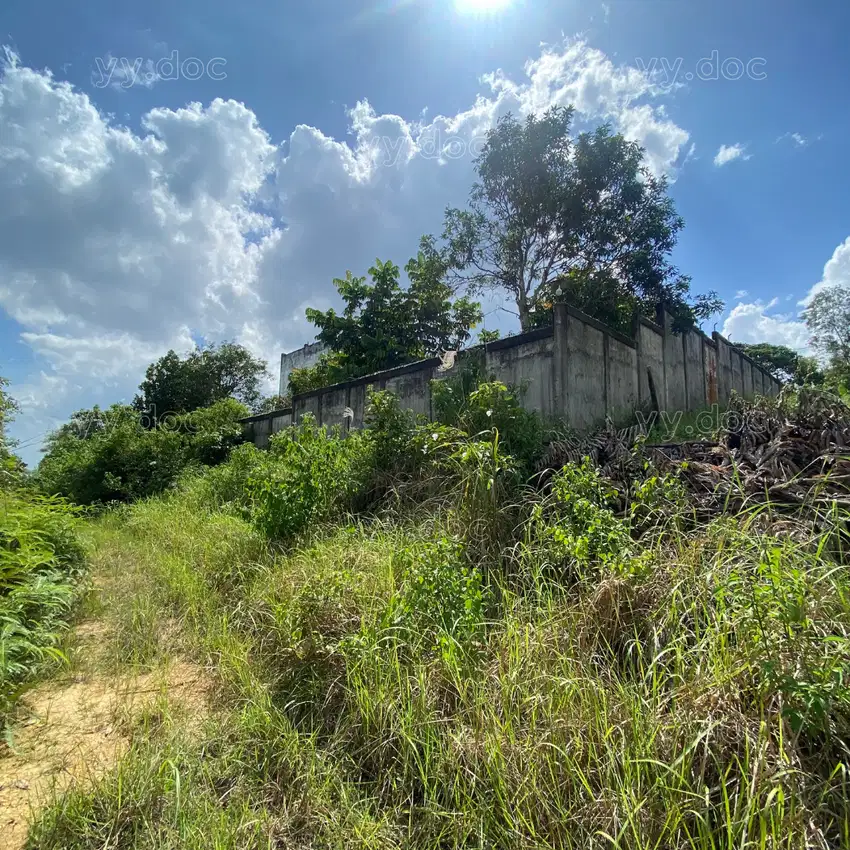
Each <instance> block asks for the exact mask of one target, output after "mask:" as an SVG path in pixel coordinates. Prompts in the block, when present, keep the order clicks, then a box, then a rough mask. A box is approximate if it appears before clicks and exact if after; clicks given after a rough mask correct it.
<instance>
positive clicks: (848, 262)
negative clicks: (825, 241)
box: [800, 236, 850, 306]
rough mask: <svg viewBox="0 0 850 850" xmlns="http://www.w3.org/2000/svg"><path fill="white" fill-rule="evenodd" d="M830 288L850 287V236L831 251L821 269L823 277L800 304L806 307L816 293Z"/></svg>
mask: <svg viewBox="0 0 850 850" xmlns="http://www.w3.org/2000/svg"><path fill="white" fill-rule="evenodd" d="M830 286H850V236H848V237H847V238H846V239H845V240H844V241H843V242H842V243H841V244H840V245H839V246H838V247H837V248H836V249H835V251H833V253H832V256H831V257H830V258H829V260H827V263H826V265H825V266H824V267H823V277H822V278H821V279H820V281H819V282H818V283H816V284H815V285H814V286H813V287H812V288H811V289H810V290H809V292H808V294H807V295H806V297H805V298H804V299H803V300H802V301H801V302H800V304H801V305H803V306H805V305H807V304H808V303H809V302H810V301H811V300H812V298H813V297H814V296H815V295H817V294H818V292H821V291H822V290H824V289H827V288H828V287H830Z"/></svg>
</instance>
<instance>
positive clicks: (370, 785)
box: [30, 471, 850, 850]
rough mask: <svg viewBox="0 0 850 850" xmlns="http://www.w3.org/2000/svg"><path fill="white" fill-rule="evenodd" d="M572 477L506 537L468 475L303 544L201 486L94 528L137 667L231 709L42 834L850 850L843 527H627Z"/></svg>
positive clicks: (674, 515) (86, 799)
mask: <svg viewBox="0 0 850 850" xmlns="http://www.w3.org/2000/svg"><path fill="white" fill-rule="evenodd" d="M571 474H572V478H569V479H568V485H569V486H566V485H565V486H564V487H563V488H562V490H563V492H562V494H561V496H559V495H558V491H557V487H556V488H555V492H553V494H552V495H550V496H548V497H542V496H538V497H534V499H527V500H526V504H525V506H524V507H523V508H522V510H520V511H519V512H518V510H517V509H516V508H512V509H510V510H503V511H502V510H497V511H495V512H493V511H490V508H489V507H488V511H489V512H488V513H486V516H485V519H484V520H482V522H485V523H491V524H492V523H498V522H499V517H500V516H505V517H508V518H509V523H507V526H506V528H502V529H500V531H499V534H495V535H493V536H492V539H493V540H495V541H497V542H498V547H497V549H494V546H495V544H493V545H490V546H487V547H482V546H481V545H480V537H481V535H480V534H479V531H480V529H479V530H477V531H476V535H475V539H472V540H467V539H466V538H465V537H464V535H463V534H462V533H461V532H462V529H463V528H464V525H465V523H467V522H468V518H469V514H468V511H469V510H470V509H471V508H470V505H469V503H468V500H469V499H470V498H474V497H475V494H474V493H472V494H470V491H469V489H468V488H467V489H462V490H461V491H460V496H459V498H463V497H464V496H465V497H466V498H467V502H466V503H464V502H463V501H460V502H456V503H454V504H447V505H443V506H441V507H439V508H435V509H434V510H433V511H432V512H430V513H429V514H427V515H422V514H420V515H419V516H418V517H417V518H416V519H415V520H413V519H411V518H410V517H409V516H404V515H399V516H386V517H383V518H373V519H371V520H369V521H368V522H367V521H358V520H353V519H347V520H339V521H337V522H335V523H333V524H327V525H324V526H321V527H312V528H311V529H309V532H308V534H307V536H302V537H301V538H299V539H298V540H297V541H295V542H293V543H292V544H291V545H290V546H289V547H288V548H287V550H286V551H285V552H281V551H280V550H278V549H275V548H273V547H270V546H269V545H268V544H267V542H266V541H265V540H264V538H263V537H262V536H261V535H260V534H259V533H258V531H257V530H256V529H255V527H254V526H253V525H251V524H250V523H249V522H248V521H246V520H245V519H242V518H240V517H237V516H235V515H233V514H231V513H228V512H227V510H226V509H225V510H224V511H219V510H212V509H207V510H205V509H203V507H202V506H201V505H199V504H198V502H197V499H190V498H188V497H187V496H183V495H180V494H177V495H173V496H170V497H167V498H161V499H156V500H152V501H148V502H145V503H142V504H139V505H137V506H135V507H133V508H130V509H128V510H126V511H124V512H122V513H121V514H120V515H118V516H108V517H105V518H103V519H102V520H100V521H98V523H97V524H96V525H95V526H94V539H95V548H94V555H93V557H94V559H95V562H96V564H97V566H98V570H99V571H100V572H101V574H102V575H103V576H105V580H106V585H107V587H108V588H109V589H108V591H107V593H108V594H109V599H110V600H113V601H111V602H109V603H108V604H107V606H106V609H107V615H108V616H110V617H111V618H112V619H113V625H114V635H115V637H114V642H115V646H114V651H115V654H116V657H123V658H126V659H129V660H131V661H132V662H133V663H134V664H140V665H144V664H152V663H155V661H156V659H157V658H159V657H160V656H162V655H163V654H169V653H174V652H178V651H179V652H189V653H191V654H192V655H194V657H195V658H196V659H197V660H199V661H200V662H202V663H205V664H207V665H209V667H210V668H211V669H212V670H214V671H215V673H216V682H217V690H216V693H215V696H214V699H213V705H214V706H215V707H216V709H217V711H216V712H215V713H214V716H213V717H212V718H211V719H210V720H209V721H208V722H207V723H206V725H205V726H204V728H203V729H202V730H201V731H200V733H199V732H198V731H197V730H191V729H190V728H189V726H187V724H185V723H182V722H181V720H180V718H179V716H176V717H173V716H172V715H171V713H170V709H168V707H167V706H165V707H162V708H161V710H160V712H159V713H158V714H155V716H151V717H148V718H146V719H143V722H142V723H141V724H140V726H139V728H138V730H137V732H136V734H135V735H134V737H133V743H132V747H131V750H130V753H129V755H128V756H127V757H126V759H124V760H123V761H122V762H121V764H120V765H119V766H118V768H117V769H116V770H115V772H114V773H113V774H111V775H109V776H107V777H106V778H104V779H103V780H102V781H101V782H99V783H98V784H97V785H96V786H95V787H93V788H89V789H77V790H75V791H73V792H72V793H71V794H70V795H69V796H68V797H66V798H65V799H64V800H62V801H58V802H57V803H56V804H55V805H54V806H52V807H51V808H49V809H48V810H47V811H46V812H45V813H44V814H43V816H42V817H41V818H40V819H39V820H38V821H37V823H36V824H35V826H34V828H33V831H32V833H31V837H30V847H32V848H43V850H48V848H60V847H61V848H101V847H116V848H117V847H121V848H124V847H127V848H130V847H132V848H172V847H173V848H184V847H198V848H201V847H203V848H208V847H215V848H230V847H232V848H253V847H257V848H260V847H263V848H266V847H269V848H271V847H334V848H336V847H339V848H344V847H345V848H347V847H374V848H384V847H386V848H390V847H412V848H434V850H436V849H437V848H449V847H464V848H473V847H480V848H485V847H486V848H492V847H510V848H543V847H558V848H561V847H565V848H596V847H618V848H629V850H631V848H636V850H656V848H700V850H703V848H705V850H708V848H733V847H735V848H765V850H766V848H789V850H790V848H803V847H838V846H848V845H850V805H848V803H850V789H848V784H847V783H848V777H847V775H846V761H847V748H846V742H847V737H848V736H847V733H848V729H850V697H848V691H847V689H846V688H845V686H844V682H845V681H846V676H847V675H848V671H850V667H848V659H849V658H850V652H848V637H847V635H848V627H850V583H848V580H847V577H846V569H845V568H844V567H843V566H841V564H842V563H843V562H845V557H844V551H843V549H842V548H841V547H842V546H843V545H846V539H845V538H844V537H842V535H843V534H846V523H847V520H848V517H846V516H839V515H837V513H836V514H833V515H831V516H829V517H823V518H822V519H823V521H822V522H821V524H820V525H819V526H818V528H817V529H815V530H813V528H812V527H811V526H810V525H803V524H802V523H799V522H796V521H794V520H793V519H792V520H788V519H784V520H783V523H784V524H783V525H781V526H777V525H776V524H775V522H776V520H777V517H775V516H773V513H772V508H771V507H770V506H767V507H762V508H760V509H758V510H755V509H754V510H753V511H750V512H747V513H744V514H742V515H740V516H737V517H720V518H718V519H716V520H715V521H713V522H711V523H709V524H702V525H698V524H696V523H695V521H694V519H693V516H692V515H691V514H690V513H689V509H688V507H687V504H684V503H683V504H679V503H676V502H675V500H671V501H667V502H664V503H663V504H662V505H661V507H660V508H659V507H658V506H657V505H656V507H655V508H654V509H653V510H649V509H648V508H647V505H649V506H650V507H651V503H652V499H651V498H650V497H651V495H652V494H649V495H647V494H644V496H645V498H646V504H645V505H644V507H643V508H642V509H635V510H634V511H633V513H632V515H631V516H630V517H625V518H622V517H617V516H615V515H614V514H613V513H612V512H611V511H610V509H609V507H608V504H607V502H606V496H605V493H604V492H603V491H604V488H602V491H600V490H599V487H598V486H597V484H596V483H595V482H594V481H593V480H592V476H591V477H590V478H588V474H589V473H587V472H586V471H585V472H580V471H579V472H575V473H571ZM656 495H657V494H656ZM664 498H665V499H668V500H669V499H670V496H669V493H668V494H666V495H664ZM464 511H467V513H464ZM518 516H519V518H520V521H519V522H517V517H518ZM647 517H649V520H647ZM459 518H460V520H462V521H460V520H459ZM618 523H619V524H620V525H618ZM617 529H620V530H622V531H623V534H621V533H620V532H619V531H618V530H617ZM491 542H492V541H491ZM469 553H473V554H472V555H470V554H469ZM482 553H483V554H482ZM119 600H120V603H119Z"/></svg>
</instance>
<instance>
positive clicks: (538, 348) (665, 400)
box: [244, 304, 780, 446]
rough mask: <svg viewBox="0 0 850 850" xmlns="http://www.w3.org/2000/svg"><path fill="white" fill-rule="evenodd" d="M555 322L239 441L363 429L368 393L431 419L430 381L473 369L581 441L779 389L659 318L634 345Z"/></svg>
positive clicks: (316, 406)
mask: <svg viewBox="0 0 850 850" xmlns="http://www.w3.org/2000/svg"><path fill="white" fill-rule="evenodd" d="M554 319H555V321H554V325H553V326H552V327H547V328H540V329H538V330H535V331H531V332H529V333H525V334H520V335H518V336H513V337H508V338H506V339H503V340H498V341H496V342H493V343H489V344H487V345H486V346H480V345H479V346H474V347H473V348H470V349H467V350H465V351H462V352H460V353H459V354H458V355H457V357H456V358H455V361H454V363H453V364H451V363H444V362H443V361H442V360H441V359H440V358H431V359H429V360H421V361H419V362H417V363H410V364H408V365H406V366H400V367H398V368H397V369H389V370H387V371H385V372H377V373H375V374H374V375H366V376H365V377H362V378H358V379H356V380H354V381H347V382H345V383H342V384H337V385H335V386H332V387H325V388H323V389H321V390H317V391H315V392H311V393H304V394H303V395H298V396H296V397H295V398H294V399H293V403H292V409H291V410H284V411H276V412H274V413H271V414H266V415H264V416H252V417H250V418H249V419H246V420H244V424H245V433H246V436H247V437H248V439H250V440H253V441H254V442H255V443H256V444H257V445H258V446H267V445H268V440H269V437H270V435H271V434H273V433H276V431H279V430H280V429H281V428H284V427H287V426H288V425H290V424H292V423H293V422H298V421H299V420H300V419H301V418H302V417H303V416H304V415H305V414H307V413H310V414H312V415H313V416H314V417H315V419H316V421H317V422H318V423H319V424H320V425H326V426H335V425H339V426H341V427H342V428H343V430H347V429H349V428H359V427H362V426H363V424H364V418H365V413H366V399H367V394H368V390H369V388H370V387H373V388H375V389H386V390H389V391H391V392H394V393H396V394H397V395H398V397H399V399H400V401H401V404H402V406H403V407H404V408H406V409H408V410H412V411H414V412H415V413H417V414H420V415H422V416H424V417H427V418H431V417H433V415H434V411H433V409H432V399H431V385H432V381H433V380H435V379H437V380H439V379H444V378H448V377H451V376H452V375H454V374H457V373H458V372H459V371H460V370H461V369H463V368H465V364H469V363H471V362H473V361H475V362H478V363H479V364H481V365H483V367H484V371H485V373H486V375H487V376H488V377H490V378H491V379H494V380H499V381H503V382H504V383H506V384H510V385H513V386H515V387H518V388H519V389H520V390H521V397H522V403H523V405H524V406H525V407H527V408H528V409H529V410H535V411H537V412H539V413H540V414H541V415H542V416H544V417H545V418H547V419H551V420H560V421H565V422H566V423H567V424H568V425H570V426H571V427H573V428H575V429H576V430H578V431H583V430H588V429H591V428H594V427H596V426H598V425H600V424H601V423H603V422H604V421H605V419H606V418H609V419H611V420H612V421H613V422H614V423H615V424H620V423H621V422H625V421H628V420H631V418H632V416H633V414H634V411H635V410H637V409H639V408H642V409H644V410H651V409H654V408H656V407H657V408H658V409H659V410H667V411H679V410H681V411H687V410H698V409H701V408H703V407H707V406H710V405H713V404H721V405H723V404H725V403H726V402H727V401H728V400H729V398H730V396H731V393H732V391H733V390H734V391H735V392H737V393H738V394H740V395H744V396H746V397H748V398H751V397H752V396H753V395H755V394H762V395H776V394H777V393H778V392H779V388H780V384H779V382H778V381H777V380H776V379H775V378H773V377H772V376H771V375H770V374H769V373H767V372H765V371H764V370H763V369H761V367H759V366H758V364H756V363H755V362H754V361H752V360H751V359H750V358H749V357H747V355H745V354H743V352H741V351H739V350H738V349H737V348H735V347H734V346H733V345H732V344H731V343H730V342H729V340H727V339H725V338H724V337H722V336H721V335H720V334H718V333H716V332H715V333H714V335H713V337H712V338H711V339H709V338H708V337H707V336H705V334H703V333H701V332H700V331H697V330H694V331H691V332H689V333H685V334H674V333H673V332H672V327H671V321H670V317H669V316H667V315H665V314H663V313H662V315H661V316H660V317H659V319H660V323H659V324H655V323H654V322H650V321H647V320H645V319H640V320H639V321H637V322H636V323H635V326H634V331H633V334H632V336H626V335H624V334H621V333H618V332H617V331H615V330H613V329H612V328H609V327H606V326H605V325H603V324H602V323H601V322H598V321H596V320H595V319H593V318H591V317H590V316H587V315H585V314H584V313H582V312H580V311H579V310H576V309H574V308H573V307H569V306H567V305H566V304H556V305H555V317H554ZM650 376H651V378H652V381H651V384H650ZM287 380H288V373H287ZM651 387H654V393H653V392H652V391H651Z"/></svg>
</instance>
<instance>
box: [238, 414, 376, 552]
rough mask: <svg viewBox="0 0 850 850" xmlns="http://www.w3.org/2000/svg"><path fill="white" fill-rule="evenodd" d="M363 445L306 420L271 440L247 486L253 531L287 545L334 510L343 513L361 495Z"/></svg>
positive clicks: (312, 420)
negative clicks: (255, 527) (269, 446)
mask: <svg viewBox="0 0 850 850" xmlns="http://www.w3.org/2000/svg"><path fill="white" fill-rule="evenodd" d="M365 445H366V444H365V442H364V440H363V439H360V438H358V437H357V436H356V435H352V437H350V438H349V439H343V438H342V436H341V434H340V432H339V429H334V430H332V431H330V432H329V431H327V430H325V429H324V428H322V427H321V426H319V425H317V424H316V423H315V420H314V419H313V417H312V416H309V415H305V416H304V417H303V419H302V421H301V423H300V424H299V425H298V426H296V427H293V428H288V429H286V430H285V431H281V432H280V433H279V434H276V435H275V436H274V437H272V440H271V449H270V451H269V453H268V457H267V459H266V460H264V461H263V462H261V463H259V464H258V465H257V466H256V467H255V468H254V469H253V470H252V472H251V474H250V476H249V477H248V480H247V486H246V490H247V498H248V500H249V503H250V505H251V515H252V518H253V521H254V522H255V524H256V525H257V527H258V528H259V529H260V530H261V531H263V532H264V533H265V534H266V535H267V536H268V537H270V538H273V539H276V540H286V539H289V538H292V537H294V536H296V535H297V534H300V533H301V532H303V531H304V530H305V529H307V528H308V527H309V526H310V525H311V524H313V523H314V522H320V521H322V520H324V519H326V518H327V517H328V516H329V515H330V512H331V511H332V510H333V509H334V508H336V509H338V510H344V509H345V508H346V507H347V505H348V501H349V499H350V497H351V496H352V494H354V493H357V492H359V491H360V489H361V486H362V481H361V479H360V473H361V471H362V469H363V468H364V467H363V463H362V460H363V452H364V448H365Z"/></svg>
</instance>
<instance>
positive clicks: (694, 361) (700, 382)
mask: <svg viewBox="0 0 850 850" xmlns="http://www.w3.org/2000/svg"><path fill="white" fill-rule="evenodd" d="M682 342H683V346H682V349H683V352H684V358H685V398H686V402H685V404H686V406H687V409H688V410H699V408H701V407H704V406H705V399H706V391H705V366H704V365H703V355H702V351H703V344H702V343H703V337H702V334H699V333H696V332H694V333H689V334H682Z"/></svg>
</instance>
